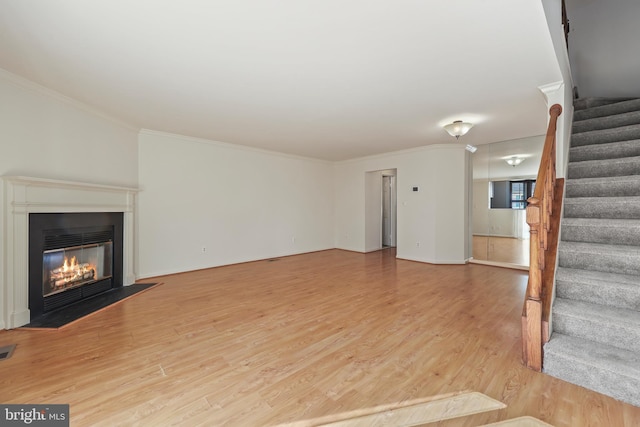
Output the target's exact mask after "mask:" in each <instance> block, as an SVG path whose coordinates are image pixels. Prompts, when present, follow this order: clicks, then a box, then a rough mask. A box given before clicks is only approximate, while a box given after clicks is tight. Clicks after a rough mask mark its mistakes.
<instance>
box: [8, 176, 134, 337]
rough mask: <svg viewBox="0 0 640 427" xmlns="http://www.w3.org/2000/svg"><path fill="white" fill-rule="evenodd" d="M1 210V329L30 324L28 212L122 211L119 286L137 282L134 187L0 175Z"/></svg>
mask: <svg viewBox="0 0 640 427" xmlns="http://www.w3.org/2000/svg"><path fill="white" fill-rule="evenodd" d="M2 184H3V186H2V190H3V195H4V197H3V204H2V207H3V209H2V211H1V212H0V215H1V217H0V220H1V224H2V242H3V245H2V248H1V249H0V250H1V254H0V263H1V264H0V271H2V276H1V277H0V329H11V328H17V327H19V326H22V325H26V324H27V323H29V322H30V321H31V318H30V313H29V260H28V252H29V214H30V213H58V212H123V213H124V236H123V244H124V245H123V258H124V259H123V278H122V282H123V284H124V285H130V284H132V283H134V282H135V280H136V273H135V259H134V257H135V246H134V245H135V206H136V195H137V193H138V189H137V188H128V187H116V186H110V185H99V184H88V183H81V182H70V181H59V180H52V179H42V178H32V177H24V176H3V177H2Z"/></svg>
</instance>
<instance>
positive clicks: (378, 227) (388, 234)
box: [365, 169, 397, 252]
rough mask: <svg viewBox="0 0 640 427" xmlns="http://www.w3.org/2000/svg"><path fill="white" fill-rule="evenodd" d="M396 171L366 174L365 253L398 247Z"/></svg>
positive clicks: (379, 171)
mask: <svg viewBox="0 0 640 427" xmlns="http://www.w3.org/2000/svg"><path fill="white" fill-rule="evenodd" d="M396 205H397V196H396V169H384V170H378V171H371V172H366V173H365V252H371V251H378V250H380V249H383V248H391V247H395V246H396V245H397V242H396V240H397V239H396V236H397V220H396V217H397V206H396Z"/></svg>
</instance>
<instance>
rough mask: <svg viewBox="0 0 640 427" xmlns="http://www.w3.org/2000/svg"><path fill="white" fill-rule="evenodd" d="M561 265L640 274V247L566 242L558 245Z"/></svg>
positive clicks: (559, 263)
mask: <svg viewBox="0 0 640 427" xmlns="http://www.w3.org/2000/svg"><path fill="white" fill-rule="evenodd" d="M558 265H559V266H560V267H567V268H578V269H583V270H592V271H602V272H608V273H616V274H631V275H640V247H637V246H626V245H607V244H603V243H585V242H565V241H561V242H560V245H559V247H558Z"/></svg>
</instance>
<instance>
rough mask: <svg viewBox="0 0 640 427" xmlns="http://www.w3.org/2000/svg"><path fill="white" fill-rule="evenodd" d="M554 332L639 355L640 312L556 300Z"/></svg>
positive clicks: (583, 302)
mask: <svg viewBox="0 0 640 427" xmlns="http://www.w3.org/2000/svg"><path fill="white" fill-rule="evenodd" d="M553 330H554V331H556V332H558V333H561V334H565V335H571V336H574V337H579V338H584V339H588V340H591V341H596V342H600V343H603V344H607V345H610V346H613V347H617V348H620V349H624V350H628V351H633V352H640V312H638V311H635V310H630V309H626V308H619V307H610V306H605V305H600V304H592V303H589V302H585V301H576V300H565V299H564V298H556V299H555V302H554V307H553Z"/></svg>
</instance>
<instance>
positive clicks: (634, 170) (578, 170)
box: [567, 157, 640, 179]
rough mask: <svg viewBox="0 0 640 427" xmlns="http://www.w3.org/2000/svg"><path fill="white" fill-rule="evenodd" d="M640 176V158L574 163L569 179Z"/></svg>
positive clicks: (570, 167)
mask: <svg viewBox="0 0 640 427" xmlns="http://www.w3.org/2000/svg"><path fill="white" fill-rule="evenodd" d="M638 174H640V157H624V158H618V159H604V160H585V161H582V162H575V161H572V162H570V163H569V170H568V173H567V178H569V179H579V178H597V177H605V176H630V175H638Z"/></svg>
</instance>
